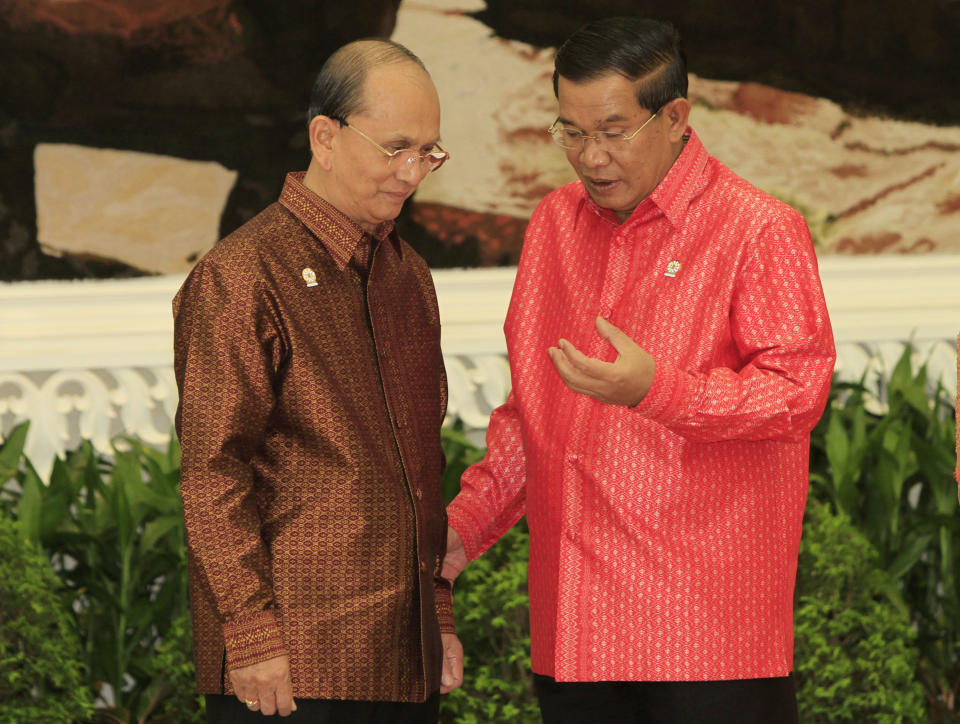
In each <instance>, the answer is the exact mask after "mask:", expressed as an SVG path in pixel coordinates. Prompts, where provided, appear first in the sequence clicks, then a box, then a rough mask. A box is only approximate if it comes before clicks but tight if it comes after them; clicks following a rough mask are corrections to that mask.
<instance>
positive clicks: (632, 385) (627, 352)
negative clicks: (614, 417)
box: [547, 317, 656, 407]
mask: <svg viewBox="0 0 960 724" xmlns="http://www.w3.org/2000/svg"><path fill="white" fill-rule="evenodd" d="M597 334H599V335H600V336H601V337H603V338H604V339H605V340H607V341H608V342H609V343H610V344H611V345H613V348H614V349H615V350H617V353H618V354H617V359H616V361H614V362H602V361H600V360H598V359H594V358H592V357H587V356H586V355H585V354H583V353H582V352H581V351H580V350H578V349H577V348H576V347H574V346H573V345H572V344H571V343H570V342H569V341H567V340H565V339H561V340H560V342H559V343H558V344H557V346H556V347H551V348H550V349H549V350H547V352H548V354H549V355H550V359H551V361H552V362H553V366H554V367H556V368H557V372H558V373H559V374H560V377H561V378H562V379H563V381H564V383H566V385H567V387H569V388H570V389H571V390H573V391H574V392H579V393H581V394H584V395H590V397H594V398H596V399H598V400H600V402H604V403H606V404H608V405H626V406H627V407H633V406H634V405H636V404H637V403H638V402H640V400H642V399H643V398H644V397H646V395H647V392H649V391H650V385H652V384H653V373H654V371H655V369H656V362H655V360H654V359H653V357H651V356H650V353H649V352H647V351H646V350H645V349H643V347H641V346H640V345H638V344H637V343H636V342H634V341H633V340H632V339H630V337H628V336H627V335H626V334H624V333H623V332H622V331H620V330H619V329H617V328H616V327H615V326H614V325H613V324H611V323H610V322H608V321H607V320H606V319H604V318H603V317H597Z"/></svg>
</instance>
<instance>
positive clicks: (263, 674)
mask: <svg viewBox="0 0 960 724" xmlns="http://www.w3.org/2000/svg"><path fill="white" fill-rule="evenodd" d="M230 683H231V684H233V691H234V692H235V693H236V695H237V698H238V699H239V700H240V701H241V702H243V703H244V704H245V705H246V707H247V708H248V709H250V710H251V711H259V712H260V713H261V714H263V715H264V716H273V715H274V714H279V715H280V716H290V712H292V711H296V710H297V704H296V702H295V701H294V700H293V684H292V683H291V682H290V660H289V659H288V658H287V657H286V656H285V655H284V656H276V657H274V658H272V659H267V660H266V661H261V662H260V663H257V664H251V665H250V666H241V667H240V668H239V669H233V670H232V671H231V672H230Z"/></svg>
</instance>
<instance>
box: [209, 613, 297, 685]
mask: <svg viewBox="0 0 960 724" xmlns="http://www.w3.org/2000/svg"><path fill="white" fill-rule="evenodd" d="M223 640H224V643H225V644H226V648H227V668H228V669H229V670H231V671H233V670H234V669H239V668H241V667H243V666H250V665H252V664H259V663H260V662H261V661H266V660H267V659H272V658H275V657H277V656H283V655H284V654H286V653H287V647H286V645H285V644H284V643H283V636H282V635H281V634H280V627H279V626H278V625H277V619H276V617H275V616H274V615H273V611H259V612H258V613H255V614H252V615H249V616H240V617H239V618H235V619H233V620H231V621H227V622H226V623H224V624H223Z"/></svg>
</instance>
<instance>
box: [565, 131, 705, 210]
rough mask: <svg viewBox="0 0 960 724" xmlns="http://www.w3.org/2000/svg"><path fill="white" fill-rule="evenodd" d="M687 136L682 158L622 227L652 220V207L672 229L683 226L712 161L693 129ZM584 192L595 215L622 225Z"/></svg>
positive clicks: (678, 158) (585, 202)
mask: <svg viewBox="0 0 960 724" xmlns="http://www.w3.org/2000/svg"><path fill="white" fill-rule="evenodd" d="M685 134H687V135H688V136H689V137H688V139H687V142H686V143H685V144H684V146H683V149H682V150H681V151H680V155H679V156H677V160H676V161H674V162H673V165H672V166H671V167H670V170H669V171H667V175H666V176H664V177H663V178H662V179H661V180H660V183H659V184H657V186H656V188H655V189H654V190H653V191H651V192H650V195H649V196H647V198H645V199H644V200H643V201H641V202H640V203H639V204H638V205H637V208H636V209H634V210H633V213H632V214H631V215H630V218H629V219H627V220H626V221H625V222H623V223H629V222H630V220H631V219H637V218H642V217H647V218H649V216H648V215H649V212H650V207H651V205H652V206H654V207H656V208H657V209H659V210H660V211H661V212H662V213H663V215H664V216H666V217H667V221H669V222H670V224H671V226H674V227H677V226H680V224H681V223H682V222H683V217H684V216H686V213H687V207H688V206H689V205H690V202H691V201H692V200H693V198H694V197H695V196H696V195H697V194H698V193H699V192H700V190H701V186H702V185H703V178H702V177H703V169H704V167H705V166H706V165H707V160H708V159H709V158H710V154H709V153H707V149H706V148H704V147H703V143H701V142H700V139H699V138H698V137H697V134H696V133H695V132H694V130H693V128H691V127H690V126H687V130H686V131H685ZM582 191H583V202H584V204H585V205H586V206H588V207H589V208H592V209H593V210H594V212H595V213H597V214H599V215H600V216H601V217H602V218H605V219H607V220H609V221H610V222H611V223H613V224H615V225H619V224H620V220H619V219H618V218H617V215H616V214H615V213H614V212H613V211H610V210H609V209H603V208H600V207H599V206H597V204H596V203H595V202H594V201H593V199H591V198H590V194H588V193H587V190H586V189H582Z"/></svg>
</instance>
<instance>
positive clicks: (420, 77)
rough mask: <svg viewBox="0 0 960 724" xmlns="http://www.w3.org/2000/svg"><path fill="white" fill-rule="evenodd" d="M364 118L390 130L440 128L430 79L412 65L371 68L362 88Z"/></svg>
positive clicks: (398, 64)
mask: <svg viewBox="0 0 960 724" xmlns="http://www.w3.org/2000/svg"><path fill="white" fill-rule="evenodd" d="M361 115H363V116H364V117H365V118H368V119H370V120H373V121H374V122H377V123H386V124H387V125H389V126H392V127H398V128H400V127H406V126H411V125H413V126H416V127H426V126H431V125H435V126H437V127H438V128H439V125H440V101H439V99H438V97H437V90H436V88H435V87H434V85H433V82H432V81H431V80H430V77H429V76H428V75H427V74H426V73H425V72H424V70H423V69H422V68H420V66H418V65H416V64H415V63H412V62H410V63H407V62H401V63H389V64H386V65H381V66H376V67H374V68H371V69H370V70H369V71H368V73H367V77H366V79H365V81H364V86H363V110H362V112H361Z"/></svg>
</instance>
